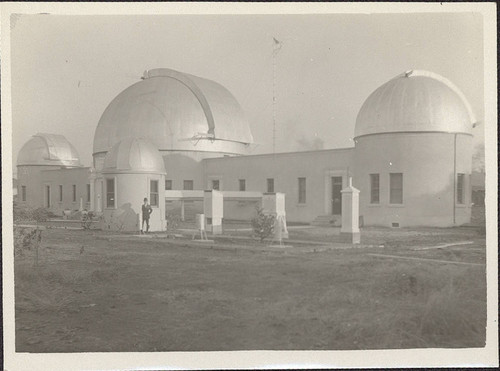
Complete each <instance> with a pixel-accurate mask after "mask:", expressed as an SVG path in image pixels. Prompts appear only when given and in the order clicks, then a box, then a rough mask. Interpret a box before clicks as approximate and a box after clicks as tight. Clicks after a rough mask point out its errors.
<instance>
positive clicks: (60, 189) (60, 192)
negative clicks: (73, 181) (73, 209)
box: [59, 185, 63, 202]
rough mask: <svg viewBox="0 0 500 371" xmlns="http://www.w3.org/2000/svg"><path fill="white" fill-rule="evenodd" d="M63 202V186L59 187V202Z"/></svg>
mask: <svg viewBox="0 0 500 371" xmlns="http://www.w3.org/2000/svg"><path fill="white" fill-rule="evenodd" d="M62 200H63V186H62V185H59V202H62Z"/></svg>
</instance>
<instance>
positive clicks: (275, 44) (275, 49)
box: [273, 37, 282, 153]
mask: <svg viewBox="0 0 500 371" xmlns="http://www.w3.org/2000/svg"><path fill="white" fill-rule="evenodd" d="M281 45H282V44H281V42H280V41H278V40H276V38H274V37H273V153H275V152H276V55H277V54H278V52H279V50H280V49H281Z"/></svg>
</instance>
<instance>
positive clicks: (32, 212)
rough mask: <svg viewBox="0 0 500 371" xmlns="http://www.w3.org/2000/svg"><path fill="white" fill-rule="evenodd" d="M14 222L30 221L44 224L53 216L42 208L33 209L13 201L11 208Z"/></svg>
mask: <svg viewBox="0 0 500 371" xmlns="http://www.w3.org/2000/svg"><path fill="white" fill-rule="evenodd" d="M13 214H14V222H20V221H32V222H45V221H47V219H49V218H52V217H54V216H55V215H54V214H53V213H51V212H50V211H49V210H47V209H46V208H43V207H39V208H33V207H29V206H26V205H23V204H20V203H18V202H15V201H14V206H13Z"/></svg>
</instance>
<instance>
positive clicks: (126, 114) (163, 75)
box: [94, 68, 253, 154]
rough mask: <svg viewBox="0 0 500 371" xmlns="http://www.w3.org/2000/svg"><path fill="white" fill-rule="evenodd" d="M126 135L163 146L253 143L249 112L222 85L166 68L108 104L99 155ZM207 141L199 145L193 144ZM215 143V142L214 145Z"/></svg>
mask: <svg viewBox="0 0 500 371" xmlns="http://www.w3.org/2000/svg"><path fill="white" fill-rule="evenodd" d="M126 137H143V138H147V139H149V140H150V141H151V142H153V143H154V144H155V145H156V146H157V147H158V149H159V150H208V151H210V150H212V151H224V150H225V149H233V148H234V147H235V146H234V145H225V143H228V142H231V143H239V144H241V143H243V144H248V143H251V142H253V138H252V134H251V132H250V128H249V126H248V123H247V121H246V120H245V117H244V114H243V111H242V109H241V107H240V105H239V104H238V102H237V101H236V99H235V98H234V97H233V95H232V94H231V93H230V92H229V91H228V90H227V89H226V88H224V87H223V86H222V85H219V84H218V83H216V82H214V81H210V80H206V79H202V78H199V77H196V76H192V75H188V74H185V73H181V72H177V71H173V70H170V69H166V68H161V69H154V70H149V71H146V72H145V73H144V77H143V80H142V81H140V82H137V83H136V84H134V85H132V86H130V87H128V88H127V89H125V90H124V91H123V92H121V93H120V94H118V96H117V97H116V98H115V99H114V100H113V101H112V102H111V103H110V104H109V105H108V107H107V108H106V110H105V111H104V113H103V115H102V116H101V119H100V120H99V124H98V125H97V129H96V131H95V136H94V154H96V153H99V152H106V151H108V150H109V149H110V148H111V147H112V146H113V145H114V144H116V143H117V142H119V141H120V140H121V139H123V138H126ZM193 138H195V140H194V141H195V142H196V143H198V142H199V141H201V142H202V143H200V145H199V146H197V147H193ZM210 143H211V144H210Z"/></svg>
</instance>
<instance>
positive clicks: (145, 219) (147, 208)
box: [141, 205, 153, 233]
mask: <svg viewBox="0 0 500 371" xmlns="http://www.w3.org/2000/svg"><path fill="white" fill-rule="evenodd" d="M152 212H153V209H152V208H151V205H142V229H141V233H142V230H143V229H144V223H146V232H149V216H150V215H151V213H152Z"/></svg>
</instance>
